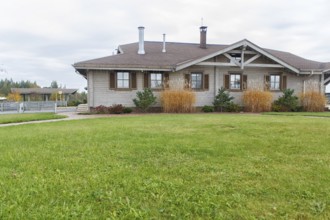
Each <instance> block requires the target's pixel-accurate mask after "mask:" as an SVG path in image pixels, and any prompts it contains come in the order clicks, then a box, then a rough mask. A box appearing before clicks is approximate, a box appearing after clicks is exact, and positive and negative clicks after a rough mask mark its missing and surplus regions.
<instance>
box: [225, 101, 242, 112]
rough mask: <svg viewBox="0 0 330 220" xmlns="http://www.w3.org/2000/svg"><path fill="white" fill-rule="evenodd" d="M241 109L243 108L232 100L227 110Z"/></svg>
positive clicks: (236, 110) (238, 110) (237, 110)
mask: <svg viewBox="0 0 330 220" xmlns="http://www.w3.org/2000/svg"><path fill="white" fill-rule="evenodd" d="M241 110H242V108H241V107H240V106H239V105H237V104H235V103H233V102H230V103H229V104H228V105H227V107H226V111H227V112H240V111H241Z"/></svg>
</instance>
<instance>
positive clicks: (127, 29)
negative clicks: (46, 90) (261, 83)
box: [0, 0, 330, 88]
mask: <svg viewBox="0 0 330 220" xmlns="http://www.w3.org/2000/svg"><path fill="white" fill-rule="evenodd" d="M329 8H330V2H329V1H327V0H314V1H302V0H292V1H287V0H269V1H264V0H249V1H243V0H231V1H229V0H208V1H199V0H198V1H197V0H167V1H160V0H154V1H150V0H139V1H129V0H124V1H117V0H116V1H115V0H94V1H90V0H70V1H67V0H47V1H42V0H29V1H21V0H11V1H5V2H2V5H1V13H0V51H1V54H0V64H4V65H5V66H6V68H7V70H8V71H7V72H8V73H4V72H0V77H1V78H3V77H9V78H13V79H14V80H23V79H24V80H27V79H28V80H37V82H38V83H39V84H42V85H43V86H49V85H50V83H51V81H52V80H57V81H59V82H61V84H66V85H67V87H77V88H83V87H85V86H86V80H85V79H83V78H82V77H81V76H79V75H77V74H76V73H75V72H74V69H73V68H72V66H71V64H73V63H74V62H78V61H82V60H87V59H93V58H97V57H103V56H107V55H111V54H112V52H113V51H114V50H115V49H116V48H117V46H118V45H120V44H125V43H131V42H136V41H137V40H138V32H137V27H138V26H140V25H143V26H145V27H146V32H145V38H146V40H153V41H161V40H162V34H163V33H166V34H167V40H168V41H176V42H196V43H197V42H199V31H198V27H199V26H200V25H201V18H203V20H204V24H205V25H207V26H208V27H209V28H208V42H209V43H217V44H231V43H234V42H236V41H239V40H241V39H244V38H247V39H249V40H251V41H252V42H254V43H256V44H257V45H259V46H261V47H266V48H272V49H278V50H283V51H288V52H291V53H294V54H297V55H299V56H302V57H305V58H308V59H313V60H318V61H330V47H329V46H328V39H329V38H330V28H329V27H328V25H327V23H326V22H327V18H328V9H329Z"/></svg>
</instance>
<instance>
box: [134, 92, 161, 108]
mask: <svg viewBox="0 0 330 220" xmlns="http://www.w3.org/2000/svg"><path fill="white" fill-rule="evenodd" d="M136 96H137V98H136V99H133V102H134V104H135V106H136V107H138V108H140V109H141V110H142V111H143V112H146V111H147V110H148V108H149V107H150V106H152V105H154V104H155V103H156V96H154V94H153V92H152V90H151V89H150V88H145V89H144V90H143V92H141V91H138V92H137V93H136Z"/></svg>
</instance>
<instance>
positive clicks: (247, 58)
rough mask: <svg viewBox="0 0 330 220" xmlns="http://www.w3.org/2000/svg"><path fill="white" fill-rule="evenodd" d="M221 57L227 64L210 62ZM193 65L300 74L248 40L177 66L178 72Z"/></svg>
mask: <svg viewBox="0 0 330 220" xmlns="http://www.w3.org/2000/svg"><path fill="white" fill-rule="evenodd" d="M219 55H223V56H225V57H226V58H227V62H224V61H210V59H212V58H214V57H217V56H219ZM264 58H266V59H267V60H268V62H266V63H265V62H260V63H259V62H258V61H259V60H265V59H264ZM191 65H200V66H224V67H239V68H240V69H242V70H244V68H247V67H260V68H287V69H289V70H290V71H292V72H294V73H297V74H299V72H300V71H299V70H298V69H297V68H295V67H294V66H291V65H289V64H288V63H286V62H284V61H282V60H280V59H278V58H277V57H275V56H273V55H272V54H270V53H268V52H267V51H265V50H264V49H262V48H260V47H258V46H257V45H255V44H253V43H251V42H250V41H248V40H242V41H239V42H237V43H235V44H232V45H230V46H228V47H227V48H225V49H223V50H220V51H218V52H216V53H213V54H209V55H208V56H205V57H201V58H199V59H196V60H193V61H189V62H186V63H182V64H180V65H179V66H177V68H176V70H180V69H183V68H186V67H188V66H191Z"/></svg>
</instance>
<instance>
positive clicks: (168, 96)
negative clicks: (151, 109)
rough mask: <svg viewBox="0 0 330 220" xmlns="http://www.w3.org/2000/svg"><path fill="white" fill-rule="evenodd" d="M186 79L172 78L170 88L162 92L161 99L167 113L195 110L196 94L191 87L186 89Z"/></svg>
mask: <svg viewBox="0 0 330 220" xmlns="http://www.w3.org/2000/svg"><path fill="white" fill-rule="evenodd" d="M184 87H185V82H184V80H172V81H171V80H170V81H169V89H166V90H164V91H162V92H161V94H160V99H161V104H162V108H163V111H164V112H166V113H188V112H194V111H195V107H194V104H195V102H196V95H195V93H194V92H193V91H192V90H190V89H184Z"/></svg>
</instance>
